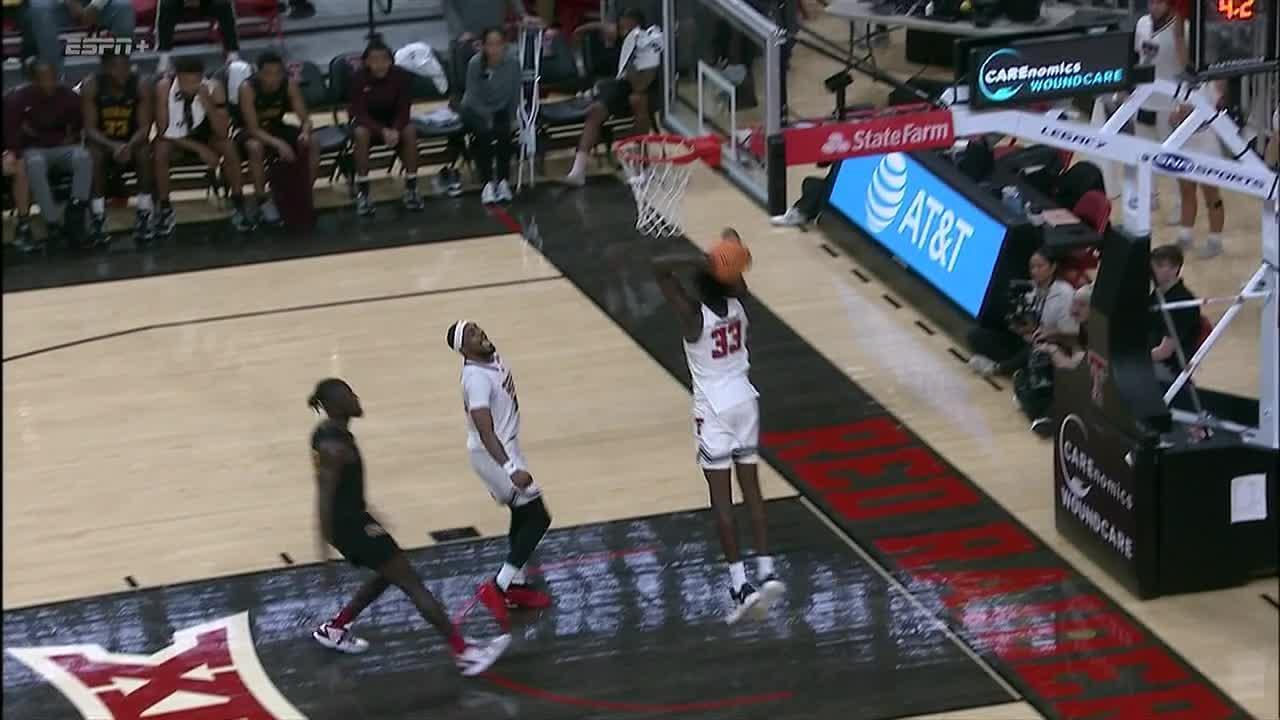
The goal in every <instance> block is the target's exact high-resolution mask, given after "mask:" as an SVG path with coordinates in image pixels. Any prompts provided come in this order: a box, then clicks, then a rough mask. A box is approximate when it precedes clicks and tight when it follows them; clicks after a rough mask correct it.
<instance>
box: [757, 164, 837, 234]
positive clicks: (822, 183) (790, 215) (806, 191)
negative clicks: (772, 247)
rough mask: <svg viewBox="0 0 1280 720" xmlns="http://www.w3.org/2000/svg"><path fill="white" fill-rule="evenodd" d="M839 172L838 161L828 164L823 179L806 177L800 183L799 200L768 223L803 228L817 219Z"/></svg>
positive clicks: (825, 205)
mask: <svg viewBox="0 0 1280 720" xmlns="http://www.w3.org/2000/svg"><path fill="white" fill-rule="evenodd" d="M819 167H821V165H819ZM839 172H840V161H838V160H837V161H836V162H833V163H829V164H828V168H827V174H826V176H825V177H821V178H818V177H807V178H805V179H804V180H802V181H801V182H800V199H799V200H796V204H795V205H792V206H791V209H790V210H787V212H786V214H785V215H775V216H773V217H771V218H769V222H771V223H773V224H774V225H777V226H779V227H804V226H806V225H808V224H809V223H811V222H813V221H815V220H817V219H818V216H819V215H821V214H822V211H823V209H824V208H826V207H827V198H829V197H831V186H832V185H834V184H835V182H836V174H837V173H839Z"/></svg>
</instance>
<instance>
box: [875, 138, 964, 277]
mask: <svg viewBox="0 0 1280 720" xmlns="http://www.w3.org/2000/svg"><path fill="white" fill-rule="evenodd" d="M910 180H911V178H910V176H909V173H908V172H907V159H906V156H905V155H903V154H902V153H890V154H888V155H885V156H884V157H883V158H882V159H881V160H880V164H879V165H877V166H876V169H875V172H874V173H873V174H872V175H871V182H870V183H869V184H868V185H867V198H866V204H865V210H866V220H867V222H866V226H867V229H868V230H870V231H871V232H872V233H874V234H875V235H876V236H877V237H879V238H880V239H881V240H882V241H883V240H886V239H887V238H885V237H884V236H885V235H887V234H889V233H893V234H896V235H897V236H898V239H900V240H903V241H906V242H908V243H910V245H911V246H912V247H914V248H916V249H917V250H920V251H925V252H928V254H929V259H930V260H932V261H933V262H936V263H937V264H938V265H939V266H941V267H942V269H943V270H945V271H947V272H952V271H954V270H955V267H956V260H957V259H958V258H959V257H960V251H961V249H962V248H963V247H964V242H965V240H968V239H969V238H970V237H972V236H973V232H974V228H973V225H972V224H970V223H969V222H968V221H966V220H965V219H964V218H962V217H960V216H958V215H957V214H956V213H955V211H954V210H952V209H951V208H949V207H947V206H946V205H944V204H943V203H942V201H941V200H938V199H937V198H935V197H934V196H933V195H932V194H930V193H929V191H928V190H927V189H925V188H923V187H921V188H919V189H918V190H916V192H915V194H914V195H911V200H910V202H909V203H908V202H907V198H908V195H910V192H909V191H910V188H909V185H910ZM904 205H905V206H906V210H905V212H904V211H903V206H904ZM899 216H901V219H899Z"/></svg>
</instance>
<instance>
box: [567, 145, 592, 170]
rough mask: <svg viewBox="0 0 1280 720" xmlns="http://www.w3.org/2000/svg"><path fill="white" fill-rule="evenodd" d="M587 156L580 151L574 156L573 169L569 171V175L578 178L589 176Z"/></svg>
mask: <svg viewBox="0 0 1280 720" xmlns="http://www.w3.org/2000/svg"><path fill="white" fill-rule="evenodd" d="M587 160H588V158H587V154H586V153H584V152H582V151H581V150H579V151H578V152H576V153H574V155H573V167H572V168H570V169H569V174H570V175H574V176H578V175H586V174H587Z"/></svg>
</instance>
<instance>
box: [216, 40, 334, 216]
mask: <svg viewBox="0 0 1280 720" xmlns="http://www.w3.org/2000/svg"><path fill="white" fill-rule="evenodd" d="M239 94H240V101H239V103H237V105H236V106H237V107H238V108H239V110H238V114H239V124H240V130H239V131H238V132H237V133H236V144H237V145H238V146H239V147H241V148H243V149H244V152H245V154H247V155H248V157H249V174H250V175H251V176H252V177H253V189H254V192H255V193H256V195H257V198H258V201H259V202H261V203H262V205H261V215H260V219H261V220H262V222H263V223H265V224H267V225H278V224H280V210H279V209H278V208H277V207H276V204H275V201H274V200H272V199H271V197H270V196H269V195H267V160H268V159H269V158H272V157H275V158H278V159H279V161H280V162H285V163H295V162H305V163H307V186H308V187H310V186H311V185H312V184H313V183H315V180H316V175H317V173H318V170H319V167H320V143H319V141H318V140H317V138H316V137H315V136H314V135H312V134H311V113H309V112H308V111H307V104H306V101H305V100H303V98H302V88H301V87H299V85H298V81H297V80H295V79H293V78H291V77H289V76H288V73H287V72H286V71H285V67H284V60H283V59H282V58H281V57H280V55H279V54H278V53H276V52H273V51H271V50H268V51H266V52H264V53H262V55H260V56H259V57H258V71H257V72H255V73H254V74H253V75H252V76H251V77H249V79H248V80H245V81H244V83H242V84H241V85H240V90H239ZM289 112H292V113H293V114H294V115H295V116H297V117H298V118H299V120H301V122H302V125H301V126H298V125H294V124H292V123H287V122H285V119H284V116H285V114H286V113H289Z"/></svg>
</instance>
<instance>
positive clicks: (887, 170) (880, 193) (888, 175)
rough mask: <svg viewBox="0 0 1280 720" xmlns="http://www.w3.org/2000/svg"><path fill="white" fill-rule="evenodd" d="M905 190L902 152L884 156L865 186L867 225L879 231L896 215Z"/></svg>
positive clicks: (905, 169) (905, 177)
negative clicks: (869, 181)
mask: <svg viewBox="0 0 1280 720" xmlns="http://www.w3.org/2000/svg"><path fill="white" fill-rule="evenodd" d="M906 192H907V163H906V161H905V160H903V158H902V153H890V154H888V155H885V156H884V159H883V160H881V161H880V164H879V165H878V166H876V171H875V173H873V174H872V175H871V184H870V185H868V186H867V227H868V228H869V229H870V230H871V232H876V233H878V232H880V231H881V230H884V229H885V228H887V227H889V225H891V224H892V223H893V221H894V218H896V217H897V216H898V210H899V209H900V208H901V207H902V199H903V198H904V197H905V196H906Z"/></svg>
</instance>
